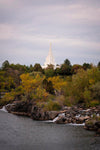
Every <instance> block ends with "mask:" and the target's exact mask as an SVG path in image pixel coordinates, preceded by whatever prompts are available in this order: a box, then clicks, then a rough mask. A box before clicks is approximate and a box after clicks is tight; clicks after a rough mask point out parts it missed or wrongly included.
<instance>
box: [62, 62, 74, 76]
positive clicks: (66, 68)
mask: <svg viewBox="0 0 100 150" xmlns="http://www.w3.org/2000/svg"><path fill="white" fill-rule="evenodd" d="M60 69H61V75H71V66H68V65H67V64H62V65H61V68H60Z"/></svg>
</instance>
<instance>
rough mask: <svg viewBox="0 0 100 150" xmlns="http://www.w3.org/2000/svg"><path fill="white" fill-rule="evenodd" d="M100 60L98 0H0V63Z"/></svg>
mask: <svg viewBox="0 0 100 150" xmlns="http://www.w3.org/2000/svg"><path fill="white" fill-rule="evenodd" d="M50 42H51V43H52V52H53V55H54V57H55V61H56V63H58V64H61V63H63V61H64V60H65V59H66V58H67V59H69V60H70V61H71V63H72V64H77V63H78V64H83V63H84V62H87V63H93V64H95V65H96V64H97V63H98V62H99V61H100V0H86V1H85V0H0V66H1V64H2V63H3V62H4V61H5V60H8V61H9V62H10V63H20V64H25V65H30V64H33V65H34V64H35V63H40V64H41V65H43V63H44V61H45V58H46V56H47V54H48V50H49V46H50Z"/></svg>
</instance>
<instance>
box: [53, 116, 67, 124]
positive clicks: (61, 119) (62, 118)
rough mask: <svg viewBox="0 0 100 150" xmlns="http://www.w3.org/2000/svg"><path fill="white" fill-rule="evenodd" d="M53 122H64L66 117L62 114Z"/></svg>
mask: <svg viewBox="0 0 100 150" xmlns="http://www.w3.org/2000/svg"><path fill="white" fill-rule="evenodd" d="M55 123H57V124H64V123H67V121H66V117H64V116H59V117H58V119H57V120H56V121H55Z"/></svg>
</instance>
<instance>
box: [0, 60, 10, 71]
mask: <svg viewBox="0 0 100 150" xmlns="http://www.w3.org/2000/svg"><path fill="white" fill-rule="evenodd" d="M9 65H10V64H9V61H8V60H6V61H4V62H3V64H2V69H3V70H5V69H7V68H8V67H9Z"/></svg>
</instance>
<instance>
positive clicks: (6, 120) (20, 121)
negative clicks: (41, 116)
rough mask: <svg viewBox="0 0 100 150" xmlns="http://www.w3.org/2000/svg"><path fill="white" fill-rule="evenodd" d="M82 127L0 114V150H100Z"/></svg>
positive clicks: (96, 139) (98, 140) (96, 140)
mask: <svg viewBox="0 0 100 150" xmlns="http://www.w3.org/2000/svg"><path fill="white" fill-rule="evenodd" d="M94 135H95V133H94V132H90V131H86V130H84V129H83V126H75V125H62V124H54V123H50V122H43V121H34V120H32V119H30V118H27V117H22V116H16V115H13V114H10V113H7V112H4V111H1V110H0V150H100V137H95V136H94Z"/></svg>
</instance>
